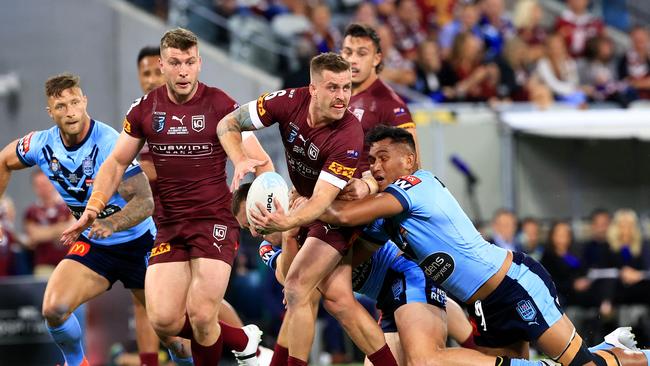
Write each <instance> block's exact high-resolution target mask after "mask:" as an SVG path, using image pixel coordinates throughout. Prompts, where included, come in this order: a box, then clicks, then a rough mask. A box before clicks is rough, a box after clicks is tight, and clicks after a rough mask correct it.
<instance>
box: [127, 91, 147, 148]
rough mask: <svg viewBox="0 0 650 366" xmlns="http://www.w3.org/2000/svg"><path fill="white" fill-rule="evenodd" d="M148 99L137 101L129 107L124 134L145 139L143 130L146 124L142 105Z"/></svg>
mask: <svg viewBox="0 0 650 366" xmlns="http://www.w3.org/2000/svg"><path fill="white" fill-rule="evenodd" d="M146 99H147V95H145V96H143V97H141V98H138V99H136V100H135V101H134V102H133V103H132V104H131V107H129V110H128V111H127V112H126V116H125V117H124V121H123V122H122V129H123V130H124V132H126V133H127V134H129V136H132V137H135V138H138V139H143V138H144V137H145V136H144V132H143V130H142V124H143V123H144V115H143V111H142V103H143V102H144V101H145V100H146Z"/></svg>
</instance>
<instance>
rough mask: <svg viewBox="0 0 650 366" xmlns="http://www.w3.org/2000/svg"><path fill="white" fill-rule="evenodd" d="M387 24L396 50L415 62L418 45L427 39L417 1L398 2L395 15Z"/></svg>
mask: <svg viewBox="0 0 650 366" xmlns="http://www.w3.org/2000/svg"><path fill="white" fill-rule="evenodd" d="M386 24H387V25H388V26H389V28H390V30H391V31H392V33H393V41H394V44H395V48H396V49H397V50H398V51H399V52H400V53H401V54H402V56H403V57H404V58H406V59H407V60H411V61H413V60H415V59H416V57H417V48H418V45H419V44H420V43H422V42H423V41H424V40H425V39H426V37H427V33H426V30H425V29H424V28H423V27H422V13H421V12H420V9H419V8H418V6H417V3H416V2H415V0H396V1H395V14H393V15H392V16H390V17H388V19H386ZM382 38H383V37H382Z"/></svg>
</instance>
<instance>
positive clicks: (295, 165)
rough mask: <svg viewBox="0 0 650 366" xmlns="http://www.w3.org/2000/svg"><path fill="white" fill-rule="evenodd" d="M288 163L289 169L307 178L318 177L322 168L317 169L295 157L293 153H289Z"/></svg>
mask: <svg viewBox="0 0 650 366" xmlns="http://www.w3.org/2000/svg"><path fill="white" fill-rule="evenodd" d="M287 165H288V167H289V169H291V170H292V171H295V172H296V173H298V174H300V175H302V176H303V177H305V178H309V179H316V178H318V174H320V170H316V169H314V168H312V167H310V166H309V165H307V164H305V163H304V162H302V161H300V160H298V159H296V158H294V157H293V156H292V155H287Z"/></svg>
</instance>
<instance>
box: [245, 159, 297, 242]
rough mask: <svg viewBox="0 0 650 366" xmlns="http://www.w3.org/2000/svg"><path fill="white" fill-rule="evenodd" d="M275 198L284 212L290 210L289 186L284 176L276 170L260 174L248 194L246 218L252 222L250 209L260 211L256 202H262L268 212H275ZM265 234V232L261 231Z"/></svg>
mask: <svg viewBox="0 0 650 366" xmlns="http://www.w3.org/2000/svg"><path fill="white" fill-rule="evenodd" d="M274 199H277V200H278V202H279V203H280V206H282V208H283V209H284V212H287V211H288V210H289V188H288V187H287V183H286V182H285V181H284V179H283V178H282V176H281V175H280V174H278V173H275V172H266V173H262V174H260V176H258V177H257V178H255V180H254V181H253V183H252V184H251V188H250V190H249V191H248V196H246V218H247V219H248V222H249V223H250V222H251V217H250V211H251V210H256V211H257V212H259V209H258V208H257V205H256V203H258V202H259V203H261V204H262V206H264V207H265V208H266V210H267V211H268V212H275V204H274V203H273V201H274ZM260 234H264V233H260Z"/></svg>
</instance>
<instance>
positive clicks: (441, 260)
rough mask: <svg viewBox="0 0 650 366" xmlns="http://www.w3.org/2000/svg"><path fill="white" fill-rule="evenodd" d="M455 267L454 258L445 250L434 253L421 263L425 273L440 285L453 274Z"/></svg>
mask: <svg viewBox="0 0 650 366" xmlns="http://www.w3.org/2000/svg"><path fill="white" fill-rule="evenodd" d="M455 267H456V264H455V262H454V258H452V257H451V256H450V255H449V254H447V253H445V252H438V253H433V254H431V255H429V256H428V257H426V258H424V260H423V261H422V263H420V268H422V270H423V271H424V274H425V275H426V276H427V277H429V278H430V279H432V280H433V282H435V283H436V284H438V285H440V284H442V283H443V282H445V281H446V280H447V279H448V278H449V277H450V276H451V274H452V273H453V272H454V268H455Z"/></svg>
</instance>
